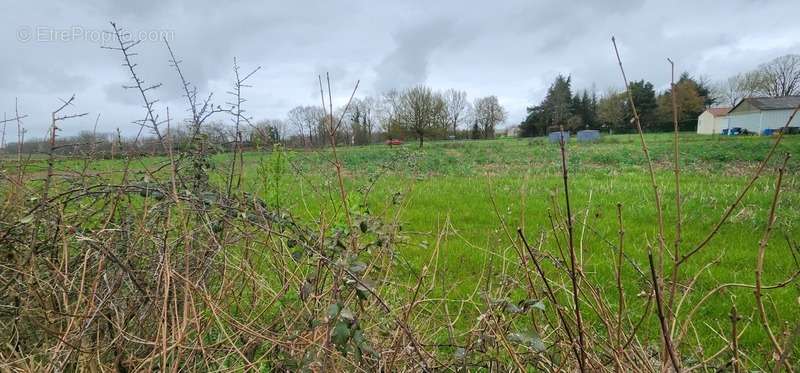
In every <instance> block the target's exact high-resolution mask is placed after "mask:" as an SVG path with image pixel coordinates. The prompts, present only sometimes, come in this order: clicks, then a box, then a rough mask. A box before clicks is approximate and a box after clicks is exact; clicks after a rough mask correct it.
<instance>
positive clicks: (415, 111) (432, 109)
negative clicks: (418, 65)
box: [395, 86, 447, 148]
mask: <svg viewBox="0 0 800 373" xmlns="http://www.w3.org/2000/svg"><path fill="white" fill-rule="evenodd" d="M395 110H397V113H396V114H397V118H398V120H399V123H400V125H401V126H402V127H403V128H404V129H405V130H406V131H408V132H411V133H413V134H414V135H415V136H416V137H417V139H418V140H419V147H420V148H421V147H422V144H423V142H424V138H425V136H430V135H432V134H433V132H434V131H435V130H436V129H444V128H445V127H446V126H447V110H446V109H445V102H444V99H443V98H442V95H441V94H439V93H437V92H434V91H433V90H431V88H430V87H426V86H416V87H414V88H409V89H407V90H406V91H405V92H403V94H402V95H401V96H400V100H399V106H398V107H397V108H396V109H395Z"/></svg>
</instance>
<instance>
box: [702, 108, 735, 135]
mask: <svg viewBox="0 0 800 373" xmlns="http://www.w3.org/2000/svg"><path fill="white" fill-rule="evenodd" d="M730 110H731V108H729V107H712V108H709V109H708V110H706V111H704V112H703V113H702V114H700V116H699V117H697V133H699V134H703V135H713V134H715V133H722V130H723V129H726V128H728V112H729V111H730Z"/></svg>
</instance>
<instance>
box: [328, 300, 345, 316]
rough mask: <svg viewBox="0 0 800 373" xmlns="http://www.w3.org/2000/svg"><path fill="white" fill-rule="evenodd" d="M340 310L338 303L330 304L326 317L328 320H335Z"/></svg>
mask: <svg viewBox="0 0 800 373" xmlns="http://www.w3.org/2000/svg"><path fill="white" fill-rule="evenodd" d="M341 309H342V308H341V307H339V303H334V304H331V305H330V306H328V312H327V313H326V314H327V315H328V318H329V319H334V318H336V316H338V315H339V311H340V310H341Z"/></svg>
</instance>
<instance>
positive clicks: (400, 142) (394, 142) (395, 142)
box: [386, 139, 403, 146]
mask: <svg viewBox="0 0 800 373" xmlns="http://www.w3.org/2000/svg"><path fill="white" fill-rule="evenodd" d="M386 145H389V146H392V145H403V140H400V139H389V140H386Z"/></svg>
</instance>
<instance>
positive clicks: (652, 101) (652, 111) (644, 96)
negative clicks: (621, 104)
mask: <svg viewBox="0 0 800 373" xmlns="http://www.w3.org/2000/svg"><path fill="white" fill-rule="evenodd" d="M628 89H630V92H631V96H633V103H634V104H635V105H636V111H637V112H638V113H639V120H640V121H641V123H642V129H653V128H657V127H658V118H657V115H656V111H657V109H658V102H657V101H656V91H655V90H654V89H653V83H650V82H645V81H644V80H640V81H638V82H631V83H630V85H629V87H628ZM625 109H626V110H625V121H626V122H629V123H630V121H631V119H633V110H632V109H631V107H630V103H628V102H626V104H625Z"/></svg>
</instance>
